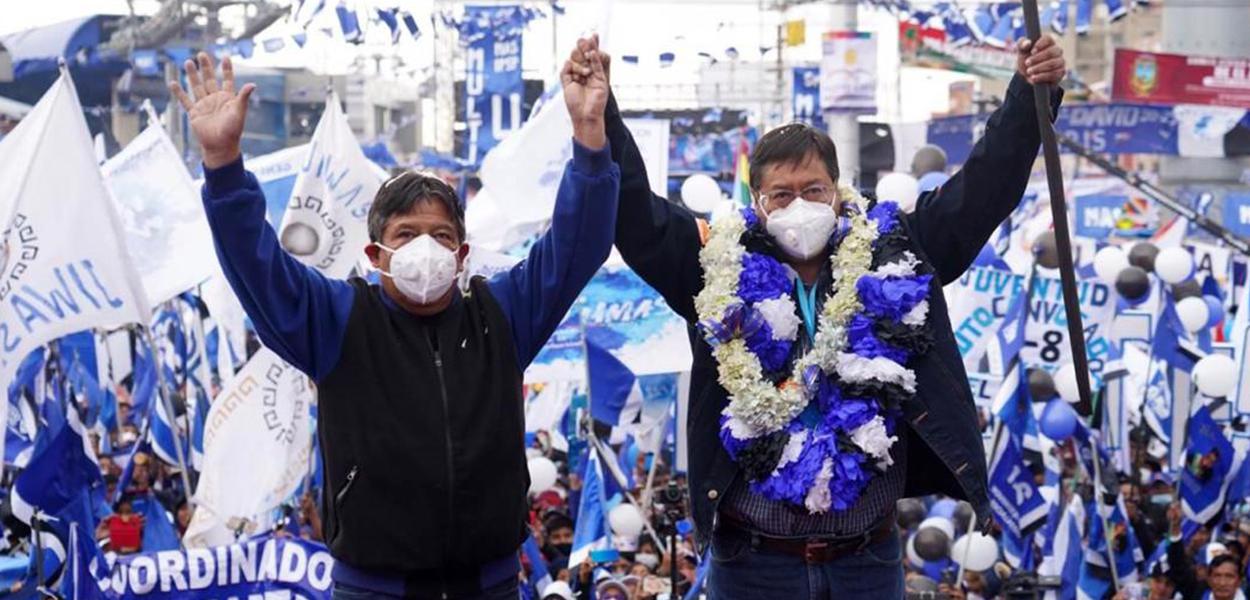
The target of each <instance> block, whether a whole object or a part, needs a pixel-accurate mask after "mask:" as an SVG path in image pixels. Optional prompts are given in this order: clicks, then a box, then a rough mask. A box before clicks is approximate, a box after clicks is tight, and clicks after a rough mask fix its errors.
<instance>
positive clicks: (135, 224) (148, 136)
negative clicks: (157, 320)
mask: <svg viewBox="0 0 1250 600" xmlns="http://www.w3.org/2000/svg"><path fill="white" fill-rule="evenodd" d="M100 170H101V171H103V173H104V183H105V185H107V186H108V190H109V192H110V193H111V194H112V196H113V200H114V202H115V203H116V206H117V214H118V216H120V217H121V221H122V224H123V226H124V230H125V232H126V238H125V239H126V246H127V248H129V250H130V258H131V260H132V261H134V265H135V269H136V270H138V272H139V276H140V277H141V278H142V279H143V289H144V290H145V291H146V292H147V296H148V300H150V301H152V302H164V301H166V300H169V299H170V298H173V297H174V296H177V295H178V294H179V293H182V292H184V291H186V290H189V289H191V288H193V287H195V286H196V285H199V284H200V283H202V282H203V281H204V280H206V279H208V278H209V276H211V275H212V274H213V273H214V272H215V271H216V270H217V268H218V267H217V256H216V255H215V254H214V253H213V238H212V233H211V232H210V231H209V229H208V219H207V218H205V216H204V207H203V204H202V202H201V201H200V193H199V189H198V188H197V187H195V183H194V182H192V181H191V175H190V174H189V173H187V168H186V166H185V165H184V164H183V162H182V159H181V158H180V157H179V155H178V150H177V149H176V148H174V144H173V142H171V141H170V140H169V136H168V135H166V134H165V130H164V129H161V127H160V125H159V124H155V125H152V126H149V127H148V128H147V129H145V130H143V133H140V134H139V135H138V137H136V138H135V139H134V140H132V141H131V142H130V143H129V144H127V145H126V147H125V148H123V149H122V151H121V152H119V153H118V154H117V156H114V157H113V158H111V159H109V160H108V162H106V163H104V165H103V166H102V167H100Z"/></svg>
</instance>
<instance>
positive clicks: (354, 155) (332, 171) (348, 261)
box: [278, 92, 382, 279]
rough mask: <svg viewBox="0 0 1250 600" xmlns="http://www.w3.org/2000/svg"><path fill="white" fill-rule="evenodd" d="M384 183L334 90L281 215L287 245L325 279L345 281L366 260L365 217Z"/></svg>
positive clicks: (282, 235) (280, 236) (280, 231)
mask: <svg viewBox="0 0 1250 600" xmlns="http://www.w3.org/2000/svg"><path fill="white" fill-rule="evenodd" d="M381 184H382V178H381V177H380V176H379V174H378V172H377V171H376V170H375V168H374V166H373V164H372V163H370V162H369V159H368V158H366V157H365V154H364V152H363V151H362V150H361V149H360V144H358V143H356V137H355V134H353V133H352V129H351V127H350V126H349V125H348V123H347V115H345V114H343V105H342V104H341V103H340V102H339V98H338V95H337V94H335V93H333V92H331V93H330V95H329V97H328V98H326V106H325V110H324V111H323V112H322V113H321V121H319V122H318V123H317V130H316V131H314V132H313V137H312V141H311V142H310V143H309V145H308V156H307V159H306V160H305V161H304V162H303V163H302V165H301V166H300V171H299V174H298V175H296V179H295V186H294V189H293V191H292V192H291V199H290V202H289V203H288V205H287V206H288V208H287V209H286V211H284V212H283V213H282V225H281V226H280V227H279V228H278V239H279V240H280V241H281V243H282V247H283V248H284V249H285V250H286V251H287V252H289V253H291V255H292V256H294V257H295V258H296V259H298V260H299V261H300V262H302V263H304V264H306V265H308V266H310V267H313V268H315V269H317V270H318V271H321V273H322V274H324V275H325V276H326V277H331V278H334V279H343V278H346V277H347V275H348V274H349V273H350V272H351V270H352V267H353V266H355V265H356V263H357V262H358V261H359V260H360V259H361V258H363V256H362V254H361V249H362V248H364V247H365V244H367V243H368V241H369V233H368V230H367V228H366V224H365V218H366V217H368V215H369V207H370V206H371V205H372V204H373V197H374V195H375V194H376V193H377V191H378V187H380V186H381Z"/></svg>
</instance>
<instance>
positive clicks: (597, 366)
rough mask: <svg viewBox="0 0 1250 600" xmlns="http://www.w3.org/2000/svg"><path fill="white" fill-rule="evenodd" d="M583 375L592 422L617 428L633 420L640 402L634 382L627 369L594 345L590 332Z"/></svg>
mask: <svg viewBox="0 0 1250 600" xmlns="http://www.w3.org/2000/svg"><path fill="white" fill-rule="evenodd" d="M586 375H587V380H588V381H589V386H590V416H592V417H594V419H595V420H596V421H599V422H600V423H604V424H606V425H612V426H614V427H618V426H621V425H625V424H626V423H627V422H629V421H632V418H631V417H636V416H637V412H638V408H640V407H641V402H642V397H641V394H640V393H635V392H636V389H637V386H635V383H637V378H636V377H634V373H633V371H630V370H629V367H627V366H625V365H624V364H622V363H621V361H619V360H617V358H616V357H615V356H613V355H612V353H611V352H609V351H608V350H607V349H606V348H603V347H602V346H600V345H599V344H597V343H595V340H594V336H593V335H591V334H590V331H587V334H586ZM631 401H632V405H631Z"/></svg>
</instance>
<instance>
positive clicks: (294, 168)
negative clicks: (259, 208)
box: [244, 144, 308, 228]
mask: <svg viewBox="0 0 1250 600" xmlns="http://www.w3.org/2000/svg"><path fill="white" fill-rule="evenodd" d="M307 162H308V144H300V145H298V146H291V147H290V148H283V149H282V150H279V151H277V152H271V153H269V154H264V155H261V156H257V157H255V158H248V159H246V162H245V163H244V164H246V165H247V170H249V171H251V172H252V175H254V176H255V177H256V182H257V183H259V184H260V191H261V192H263V193H264V194H265V218H266V219H267V220H268V221H269V224H270V225H273V226H274V227H275V228H276V227H277V226H278V225H280V224H281V223H282V215H283V214H284V213H285V212H286V204H287V202H288V201H289V200H290V199H291V191H292V190H294V189H295V178H296V177H297V176H298V175H299V172H300V168H301V167H302V166H304V165H305V164H306V163H307Z"/></svg>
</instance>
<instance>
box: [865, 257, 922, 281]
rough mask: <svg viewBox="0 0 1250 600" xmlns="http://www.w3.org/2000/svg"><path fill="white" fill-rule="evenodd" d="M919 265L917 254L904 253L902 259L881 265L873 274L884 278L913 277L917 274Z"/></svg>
mask: <svg viewBox="0 0 1250 600" xmlns="http://www.w3.org/2000/svg"><path fill="white" fill-rule="evenodd" d="M919 264H920V261H919V260H917V259H916V255H915V254H912V253H911V252H904V253H903V258H902V259H900V260H896V261H894V262H892V263H890V264H888V265H881V266H880V267H877V270H876V271H873V272H872V274H873V275H876V276H877V277H882V278H884V277H889V276H894V277H911V276H912V275H915V274H916V266H917V265H919Z"/></svg>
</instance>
